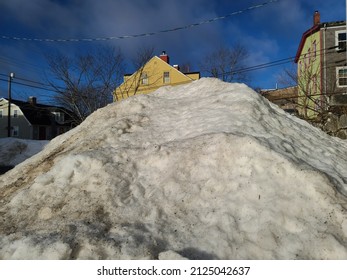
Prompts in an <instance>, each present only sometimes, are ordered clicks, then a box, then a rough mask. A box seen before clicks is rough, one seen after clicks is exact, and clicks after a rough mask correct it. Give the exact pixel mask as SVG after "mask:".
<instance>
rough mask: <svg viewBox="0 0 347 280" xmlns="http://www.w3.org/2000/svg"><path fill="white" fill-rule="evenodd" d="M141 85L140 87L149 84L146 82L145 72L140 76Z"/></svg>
mask: <svg viewBox="0 0 347 280" xmlns="http://www.w3.org/2000/svg"><path fill="white" fill-rule="evenodd" d="M141 84H142V85H148V84H149V82H148V75H147V73H146V72H143V73H142V74H141Z"/></svg>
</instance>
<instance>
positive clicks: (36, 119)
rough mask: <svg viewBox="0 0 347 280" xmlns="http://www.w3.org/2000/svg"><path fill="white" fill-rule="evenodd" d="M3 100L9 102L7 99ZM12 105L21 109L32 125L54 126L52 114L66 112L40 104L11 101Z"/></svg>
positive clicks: (62, 109)
mask: <svg viewBox="0 0 347 280" xmlns="http://www.w3.org/2000/svg"><path fill="white" fill-rule="evenodd" d="M2 99H3V100H6V101H7V99H6V98H2ZM11 103H12V104H14V105H16V106H18V107H19V108H20V110H21V111H22V113H23V114H24V116H25V117H26V119H27V120H28V121H29V122H30V124H32V125H52V122H55V120H54V119H53V116H52V112H56V111H66V110H65V109H64V108H62V107H58V106H50V105H45V104H39V103H35V104H32V103H30V102H26V101H21V100H16V99H11ZM58 125H59V124H58Z"/></svg>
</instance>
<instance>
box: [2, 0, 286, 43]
mask: <svg viewBox="0 0 347 280" xmlns="http://www.w3.org/2000/svg"><path fill="white" fill-rule="evenodd" d="M279 1H280V0H270V1H268V2H265V3H262V4H258V5H253V6H250V7H248V8H245V9H243V10H239V11H236V12H233V13H230V14H227V15H225V16H220V17H215V18H212V19H208V20H203V21H200V22H198V23H192V24H188V25H184V26H180V27H175V28H171V29H165V30H161V31H156V32H148V33H142V34H135V35H123V36H111V37H100V38H70V39H52V38H44V39H40V38H23V37H14V36H4V35H2V36H1V37H0V38H1V39H5V40H16V41H33V42H59V43H61V42H95V41H110V40H123V39H130V38H139V37H149V36H154V35H158V34H162V33H169V32H174V31H179V30H184V29H190V28H193V27H197V26H200V25H203V24H209V23H213V22H216V21H219V20H224V19H227V18H229V17H232V16H235V15H239V14H242V13H245V12H248V11H251V10H255V9H259V8H262V7H265V6H266V5H269V4H272V3H276V2H279Z"/></svg>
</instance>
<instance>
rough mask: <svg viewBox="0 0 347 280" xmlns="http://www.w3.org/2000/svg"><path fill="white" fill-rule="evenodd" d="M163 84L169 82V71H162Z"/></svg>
mask: <svg viewBox="0 0 347 280" xmlns="http://www.w3.org/2000/svg"><path fill="white" fill-rule="evenodd" d="M163 82H164V84H169V83H170V72H164V80H163Z"/></svg>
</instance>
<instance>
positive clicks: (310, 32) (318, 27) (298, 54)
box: [294, 21, 346, 63]
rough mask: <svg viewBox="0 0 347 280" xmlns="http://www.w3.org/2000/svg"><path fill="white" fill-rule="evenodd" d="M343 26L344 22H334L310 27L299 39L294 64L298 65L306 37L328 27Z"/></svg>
mask: <svg viewBox="0 0 347 280" xmlns="http://www.w3.org/2000/svg"><path fill="white" fill-rule="evenodd" d="M343 25H346V22H345V21H334V22H323V23H319V24H316V25H314V26H312V27H311V28H310V29H309V30H307V31H306V32H305V33H304V34H303V35H302V37H301V41H300V44H299V48H298V50H297V52H296V56H295V60H294V61H295V63H298V61H299V59H300V55H301V52H302V49H303V47H304V45H305V42H306V39H307V38H308V37H310V36H311V35H312V34H314V33H316V32H318V31H319V30H321V28H323V27H324V28H325V27H327V28H329V27H335V26H343Z"/></svg>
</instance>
